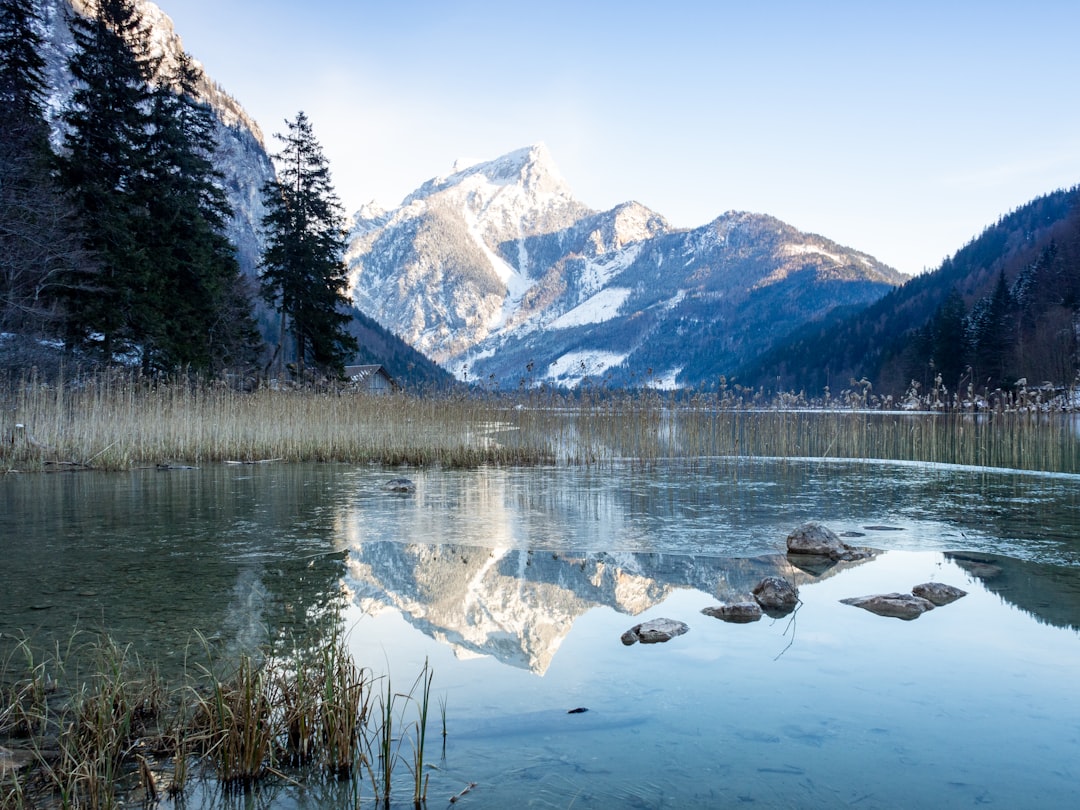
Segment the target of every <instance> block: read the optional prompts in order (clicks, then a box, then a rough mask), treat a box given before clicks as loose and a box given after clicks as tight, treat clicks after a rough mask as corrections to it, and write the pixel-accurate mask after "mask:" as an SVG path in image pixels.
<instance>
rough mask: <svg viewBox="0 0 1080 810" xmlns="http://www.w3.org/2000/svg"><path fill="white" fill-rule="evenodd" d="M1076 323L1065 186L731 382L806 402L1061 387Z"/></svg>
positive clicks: (1079, 270)
mask: <svg viewBox="0 0 1080 810" xmlns="http://www.w3.org/2000/svg"><path fill="white" fill-rule="evenodd" d="M1078 326H1080V188H1072V189H1069V190H1067V191H1056V192H1054V193H1052V194H1048V195H1046V196H1043V197H1039V198H1038V199H1036V200H1033V201H1032V202H1030V203H1028V204H1027V205H1024V206H1022V207H1021V208H1018V209H1017V210H1015V211H1013V212H1012V213H1010V214H1008V215H1006V216H1003V217H1002V218H1001V219H1000V220H998V222H996V223H994V224H993V225H991V226H990V227H988V228H987V229H986V230H985V231H984V232H983V233H982V234H981V235H980V236H979V237H978V238H976V239H974V240H972V241H971V242H970V243H968V244H967V245H965V246H964V247H963V248H961V249H960V250H959V251H957V252H956V254H955V255H954V256H952V257H951V258H949V259H947V260H946V261H945V262H943V263H942V265H941V267H940V268H938V269H937V270H935V271H934V272H931V273H927V274H924V275H921V276H917V277H915V278H913V279H911V280H910V281H908V282H907V283H906V284H904V285H903V286H902V287H899V288H897V289H896V290H893V291H892V292H890V293H889V294H888V295H886V296H885V297H884V298H882V299H881V300H880V301H878V302H877V303H875V304H873V305H871V306H870V307H868V308H866V309H865V310H863V311H861V312H858V313H856V314H851V313H850V312H844V311H835V312H833V313H832V314H831V315H830V317H828V318H826V319H824V320H823V321H821V322H819V323H815V324H811V325H809V326H806V327H804V328H803V329H801V330H798V331H797V332H795V333H794V334H793V335H792V336H791V337H789V338H788V339H787V340H785V341H781V342H780V343H779V344H778V345H776V346H775V347H773V348H772V349H771V350H770V351H769V352H768V353H766V354H765V355H763V357H762V358H761V359H760V360H759V361H758V362H756V363H752V364H749V365H748V366H747V367H746V368H744V369H743V370H742V371H741V372H740V374H739V375H738V379H739V381H740V382H741V383H743V384H744V385H753V386H763V387H765V388H766V389H767V390H770V391H805V392H806V394H807V395H808V396H811V397H814V396H820V395H821V394H822V393H823V392H824V390H825V388H826V387H829V389H831V391H832V392H834V393H835V392H837V391H839V390H841V389H843V388H848V387H850V386H851V385H852V384H853V382H854V381H858V380H863V379H865V380H867V381H868V382H870V383H871V384H872V386H873V389H874V391H876V392H877V393H879V394H892V395H894V396H898V395H900V394H902V393H903V392H904V391H905V390H907V389H908V388H909V387H910V386H911V383H912V382H913V381H914V382H916V383H918V384H919V385H920V386H921V387H923V388H924V389H925V388H926V387H927V386H933V385H935V384H937V385H940V386H944V387H945V388H946V389H947V390H948V391H949V392H957V391H960V392H961V393H962V394H967V393H968V392H970V393H971V394H972V395H976V394H985V393H986V392H990V391H993V390H995V389H998V388H1004V389H1008V388H1009V387H1011V386H1013V385H1015V384H1016V382H1017V381H1018V380H1021V379H1026V380H1027V382H1028V384H1029V385H1036V384H1042V383H1043V382H1049V383H1051V384H1053V385H1058V386H1060V385H1068V384H1070V383H1072V382H1073V381H1074V378H1075V377H1076V374H1077V370H1078V368H1080V358H1078V351H1077V330H1078ZM938 377H940V383H937V382H936V381H937V379H938Z"/></svg>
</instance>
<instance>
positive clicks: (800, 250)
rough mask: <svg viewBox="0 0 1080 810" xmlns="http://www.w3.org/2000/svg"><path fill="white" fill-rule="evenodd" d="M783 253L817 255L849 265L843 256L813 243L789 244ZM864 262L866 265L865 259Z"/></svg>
mask: <svg viewBox="0 0 1080 810" xmlns="http://www.w3.org/2000/svg"><path fill="white" fill-rule="evenodd" d="M782 252H783V253H784V254H785V255H787V256H807V255H810V254H816V255H818V256H824V257H825V258H826V259H829V260H830V261H832V262H835V263H836V264H840V265H843V264H846V263H847V260H845V259H844V258H843V257H842V256H838V255H837V254H835V253H830V252H829V251H827V250H826V249H825V248H823V247H821V246H820V245H815V244H813V243H807V244H803V245H792V244H787V245H784V247H783V249H782ZM863 261H864V264H865V263H866V262H865V259H864V260H863Z"/></svg>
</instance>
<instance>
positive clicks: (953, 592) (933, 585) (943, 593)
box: [911, 582, 967, 607]
mask: <svg viewBox="0 0 1080 810" xmlns="http://www.w3.org/2000/svg"><path fill="white" fill-rule="evenodd" d="M911 592H912V593H913V594H914V595H915V596H919V597H922V598H923V599H925V600H927V601H928V602H933V603H934V605H936V606H937V607H941V606H942V605H947V604H949V603H950V602H955V601H956V600H957V599H959V598H960V597H961V596H967V591H962V590H960V589H959V588H956V587H953V586H952V585H946V584H945V583H944V582H924V583H923V584H922V585H916V586H915V587H914V588H912V589H911Z"/></svg>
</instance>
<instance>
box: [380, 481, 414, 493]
mask: <svg viewBox="0 0 1080 810" xmlns="http://www.w3.org/2000/svg"><path fill="white" fill-rule="evenodd" d="M383 489H385V490H386V491H387V492H416V484H414V483H413V482H412V481H410V480H409V479H408V478H391V479H390V480H389V481H387V482H386V483H385V484H383Z"/></svg>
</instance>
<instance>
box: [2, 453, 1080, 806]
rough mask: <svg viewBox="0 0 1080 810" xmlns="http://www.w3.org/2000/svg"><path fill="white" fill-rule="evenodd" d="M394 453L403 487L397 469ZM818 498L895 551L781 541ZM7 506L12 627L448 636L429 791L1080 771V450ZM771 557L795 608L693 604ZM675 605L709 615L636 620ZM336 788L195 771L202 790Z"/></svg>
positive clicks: (433, 802) (994, 791)
mask: <svg viewBox="0 0 1080 810" xmlns="http://www.w3.org/2000/svg"><path fill="white" fill-rule="evenodd" d="M401 475H405V476H407V477H409V478H411V479H412V480H413V481H414V482H415V483H416V491H415V492H414V493H411V494H391V493H388V492H386V491H385V490H384V489H383V484H384V482H385V481H386V480H387V479H389V478H392V477H399V476H401ZM810 519H816V520H820V521H822V522H824V523H825V524H827V525H828V526H830V527H831V528H832V529H833V530H834V531H836V532H839V533H842V534H845V535H847V536H846V537H845V539H846V540H847V541H848V542H850V543H853V544H857V545H863V546H869V547H873V548H875V549H879V550H880V552H881V553H879V554H877V555H875V556H874V557H873V558H872V559H870V560H868V561H862V562H855V563H841V564H838V565H836V566H834V567H832V568H829V569H827V570H815V571H804V570H800V569H793V568H792V567H791V565H790V562H789V561H788V559H787V557H786V556H785V555H784V550H785V547H784V540H785V537H786V535H787V533H788V532H789V531H790V530H791V529H792V528H794V527H795V526H796V525H798V524H800V523H802V522H804V521H806V520H810ZM0 533H2V534H0V537H2V541H0V548H2V553H3V562H2V564H0V585H2V587H0V634H3V636H4V637H5V638H7V637H9V636H10V634H13V633H16V632H18V631H25V632H26V633H29V634H32V635H33V636H34V637H35V638H41V639H43V640H47V639H49V638H51V637H55V638H60V639H63V638H65V637H67V636H69V635H70V633H71V632H72V630H73V628H75V627H76V626H79V627H82V628H88V629H97V628H103V629H105V630H107V631H108V632H109V633H111V634H112V635H113V636H114V637H115V638H116V639H117V640H118V641H120V642H122V643H131V644H132V646H133V648H134V649H136V650H137V651H138V652H139V653H140V654H141V655H143V656H146V657H149V658H150V659H152V660H159V661H162V662H163V667H164V668H166V669H167V668H168V666H169V662H176V663H177V665H178V662H180V661H181V660H182V659H183V658H184V656H185V654H186V653H187V652H188V649H189V644H190V643H191V641H192V631H193V630H194V629H199V630H202V631H203V632H205V633H207V634H208V635H211V636H212V637H214V638H215V639H216V641H217V643H220V644H221V645H222V646H223V647H224V648H227V649H234V650H247V649H253V648H254V647H255V646H257V645H260V644H266V643H269V642H272V641H274V640H275V639H281V638H285V637H288V636H296V635H302V634H303V633H305V632H307V631H308V630H310V629H311V628H312V627H315V626H329V625H332V624H334V623H337V622H343V623H344V624H345V626H346V627H348V628H349V629H350V642H351V646H352V649H353V651H354V653H355V654H356V657H357V659H358V660H359V662H360V663H362V664H363V665H365V666H367V667H370V668H371V669H372V670H374V671H375V672H376V673H383V672H390V673H392V676H393V678H394V680H395V682H397V683H399V684H400V685H401V686H402V687H404V688H407V687H408V685H409V684H410V683H411V682H412V680H413V678H414V677H415V676H416V674H417V673H418V672H419V671H420V668H421V667H422V666H423V664H424V662H425V660H427V661H429V662H430V664H431V666H432V668H433V670H434V673H435V679H434V683H433V689H432V693H433V697H434V698H435V699H438V700H439V701H441V702H444V703H445V706H446V715H447V732H448V734H447V737H446V744H445V747H442V746H441V737H440V734H439V731H440V726H441V721H440V719H439V718H437V717H436V718H434V719H433V720H431V721H430V722H431V727H430V728H429V735H430V736H429V742H428V745H429V752H428V759H429V761H430V762H431V764H432V765H434V766H435V767H434V768H433V769H432V770H431V776H430V785H429V790H428V805H429V806H446V805H447V803H448V802H449V799H450V797H451V796H453V795H455V794H458V793H459V792H460V791H461V790H462V789H463V788H464V787H465V786H466V785H468V784H470V783H476V787H475V788H474V789H472V790H470V791H469V792H468V793H467V794H465V795H464V796H462V797H461V798H460V800H459V802H458V806H460V807H466V808H468V807H474V808H502V807H508V806H530V807H559V808H568V807H574V808H587V807H593V808H609V807H641V808H659V807H672V808H685V807H702V808H705V807H734V806H743V805H746V806H756V807H822V808H825V807H846V806H849V805H851V806H855V807H860V808H896V807H962V806H971V805H977V804H984V803H987V804H988V803H993V804H995V805H997V806H999V807H1010V808H1020V807H1032V808H1036V807H1038V808H1043V807H1059V806H1060V807H1064V806H1071V804H1072V803H1073V801H1074V800H1075V797H1076V784H1077V780H1078V778H1080V765H1077V763H1080V697H1078V695H1077V690H1076V679H1077V674H1078V673H1080V477H1076V476H1067V475H1039V474H1019V473H1010V472H998V471H989V470H984V469H958V468H949V467H932V466H927V465H896V464H882V463H875V464H854V463H846V462H830V463H821V462H814V461H783V460H756V461H748V460H740V461H734V460H716V461H712V462H702V463H697V464H695V465H682V464H659V465H653V466H652V467H650V468H649V469H635V468H632V467H630V466H626V467H622V466H614V467H603V468H599V469H597V468H592V469H589V468H527V469H516V468H515V469H480V470H472V471H445V470H434V469H425V470H414V471H403V470H394V471H387V470H383V469H379V468H368V467H356V466H344V465H289V466H274V465H266V466H254V467H251V466H248V467H229V466H222V467H209V468H206V469H200V470H175V471H171V472H157V471H152V470H146V471H136V472H131V473H123V474H101V473H78V474H56V475H32V476H6V477H4V478H3V479H0ZM769 574H780V575H782V576H786V577H788V578H791V579H794V580H795V581H796V583H797V584H798V586H799V594H800V597H801V600H802V604H801V605H800V606H799V607H798V609H797V610H796V611H795V612H794V613H793V614H790V615H788V616H786V617H783V618H779V619H771V618H768V617H766V618H764V619H762V620H761V621H759V622H756V623H753V624H745V625H737V624H726V623H724V622H722V621H719V620H717V619H714V618H711V617H709V616H705V615H703V614H702V613H701V610H702V609H703V608H706V607H709V606H714V605H717V604H719V603H721V602H723V601H728V600H733V599H736V598H738V597H739V596H742V595H745V594H746V593H747V592H748V591H749V590H750V588H752V587H753V585H754V584H755V583H756V582H757V581H758V580H760V579H761V578H762V577H763V576H766V575H769ZM927 581H937V582H944V583H947V584H951V585H955V586H958V587H960V588H963V589H964V590H966V591H968V595H967V596H966V597H964V598H962V599H960V600H959V601H957V602H954V603H953V604H951V605H946V606H943V607H939V608H936V609H935V610H933V611H931V612H929V613H927V614H925V615H923V616H921V617H920V618H918V619H917V620H915V621H911V622H904V621H900V620H897V619H890V618H883V617H880V616H876V615H873V614H871V613H868V612H866V611H863V610H859V609H857V608H854V607H850V606H847V605H843V604H841V603H840V601H839V600H840V599H843V598H846V597H852V596H862V595H866V594H870V593H881V592H891V591H909V590H910V589H911V587H912V586H914V585H916V584H919V583H922V582H927ZM658 617H665V618H672V619H677V620H680V621H683V622H686V623H687V624H688V625H689V626H690V630H689V632H688V633H687V634H686V635H683V636H680V637H677V638H675V639H673V640H671V641H670V642H667V643H666V644H658V645H651V646H642V645H640V644H639V645H635V646H632V647H626V646H624V645H623V644H622V643H621V642H620V638H619V637H620V635H621V634H622V633H623V631H625V630H627V629H628V628H630V627H631V626H632V625H634V624H637V623H638V622H641V621H644V620H646V619H650V618H658ZM0 641H3V639H0ZM575 708H587V709H588V711H587V712H584V713H577V714H568V713H567V712H568V711H569V710H570V709H575ZM432 739H434V740H435V743H434V744H433V743H432V741H431V740H432ZM402 771H403V774H402V776H403V778H404V779H407V778H408V774H407V773H405V772H404V771H405V769H404V768H402ZM362 798H363V800H364V801H365V802H366V803H368V804H369V805H370V803H371V801H372V800H371V795H370V793H368V794H367V796H366V797H362ZM341 801H342V797H341V796H340V795H337V794H335V792H334V786H333V785H329V786H328V785H326V784H320V785H319V786H317V787H315V786H313V787H310V788H308V789H298V788H295V787H291V786H289V785H287V784H278V785H268V786H266V787H264V788H260V789H259V791H258V795H256V796H248V797H226V796H222V795H221V794H220V793H218V792H217V791H216V790H215V788H214V786H213V785H212V784H206V785H203V786H201V787H200V786H198V785H196V786H195V788H194V789H193V792H192V793H191V794H190V795H189V797H188V799H187V805H186V806H187V807H233V806H236V807H240V806H244V807H246V806H249V804H250V805H251V806H260V807H275V808H276V807H280V808H292V807H324V806H325V807H337V806H342V804H341ZM252 803H253V804H252ZM162 804H163V805H165V806H168V804H169V803H168V802H167V801H164V802H162ZM398 804H400V805H401V806H403V807H404V806H411V793H410V792H409V790H408V789H407V788H405V787H403V788H402V790H401V791H400V793H399V794H398V795H397V796H396V798H395V806H396V805H398Z"/></svg>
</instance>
